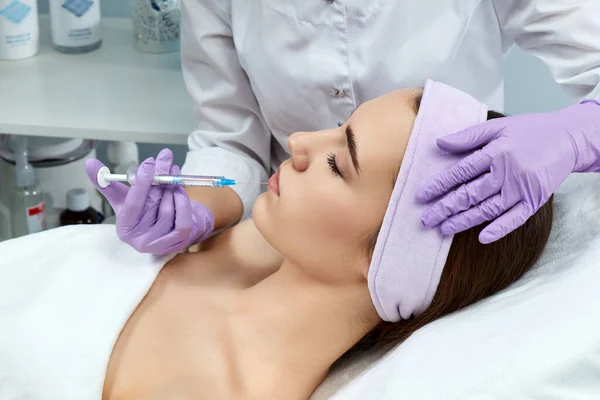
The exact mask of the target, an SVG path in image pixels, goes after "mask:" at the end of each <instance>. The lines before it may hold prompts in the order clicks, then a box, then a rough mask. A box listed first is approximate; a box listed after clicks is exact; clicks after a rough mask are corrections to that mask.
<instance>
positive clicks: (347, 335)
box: [231, 261, 379, 399]
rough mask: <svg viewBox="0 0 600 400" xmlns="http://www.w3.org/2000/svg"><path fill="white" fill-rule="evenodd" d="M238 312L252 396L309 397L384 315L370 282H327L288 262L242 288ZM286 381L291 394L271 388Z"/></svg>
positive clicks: (243, 371)
mask: <svg viewBox="0 0 600 400" xmlns="http://www.w3.org/2000/svg"><path fill="white" fill-rule="evenodd" d="M238 300H239V302H236V304H237V305H238V307H236V311H235V312H234V314H233V317H232V321H231V326H232V332H231V333H232V346H233V354H236V356H235V357H234V358H235V360H234V365H236V366H237V368H238V371H237V372H238V373H239V376H240V385H241V386H242V390H243V391H244V392H250V393H252V397H256V398H261V399H267V398H285V399H294V398H304V399H306V398H308V397H309V395H310V394H311V392H312V391H313V390H314V388H315V387H316V386H317V385H318V384H319V383H320V382H321V381H322V380H323V378H324V377H325V375H326V374H327V372H328V370H329V368H330V366H331V365H332V364H333V363H334V362H335V361H336V360H337V359H338V358H339V357H340V356H342V355H343V354H344V353H345V352H346V351H347V350H349V349H350V348H351V347H352V346H353V345H354V344H355V343H357V342H358V341H359V340H360V339H361V338H362V337H363V336H364V335H366V334H367V333H368V332H369V331H370V330H371V329H372V328H374V327H375V325H376V324H377V323H378V321H379V319H378V317H377V313H376V311H375V309H374V307H373V305H372V303H371V300H370V296H369V292H368V288H367V285H366V283H365V282H352V283H346V284H343V285H342V284H338V285H334V284H325V283H322V282H318V281H316V280H315V279H313V278H311V277H310V276H308V275H307V274H304V273H303V271H302V269H301V268H297V267H296V266H294V265H292V264H291V263H289V262H288V261H285V262H284V263H283V265H282V266H281V268H280V269H279V270H278V271H277V272H276V273H274V274H272V275H271V276H269V277H268V278H267V279H265V280H263V281H262V282H260V283H259V284H257V285H255V286H253V287H251V288H249V289H247V290H245V291H243V292H242V293H241V295H240V297H239V299H238ZM280 380H286V381H287V382H288V384H286V385H283V387H286V388H288V389H289V393H281V392H280V391H278V393H269V388H271V387H273V386H275V385H273V382H278V384H277V385H276V386H277V387H278V388H281V387H282V385H281V381H280Z"/></svg>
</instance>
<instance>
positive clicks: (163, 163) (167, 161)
mask: <svg viewBox="0 0 600 400" xmlns="http://www.w3.org/2000/svg"><path fill="white" fill-rule="evenodd" d="M172 164H173V153H172V152H171V150H169V149H162V150H161V151H160V152H159V153H158V155H157V156H156V163H155V166H154V175H168V174H169V172H170V171H171V165H172ZM164 189H165V186H164V185H154V186H152V188H150V192H149V193H148V202H147V204H148V205H151V204H158V203H159V202H160V201H161V198H162V195H163V191H164Z"/></svg>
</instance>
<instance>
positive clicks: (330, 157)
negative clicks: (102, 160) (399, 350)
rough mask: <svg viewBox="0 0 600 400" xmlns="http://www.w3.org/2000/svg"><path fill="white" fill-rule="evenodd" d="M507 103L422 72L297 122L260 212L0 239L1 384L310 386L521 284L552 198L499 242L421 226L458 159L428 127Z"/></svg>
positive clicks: (296, 394)
mask: <svg viewBox="0 0 600 400" xmlns="http://www.w3.org/2000/svg"><path fill="white" fill-rule="evenodd" d="M495 117H500V116H499V115H497V114H495V113H493V112H488V111H487V109H486V107H485V106H483V105H481V104H480V103H478V102H476V101H475V100H474V99H472V98H471V97H470V96H468V95H466V94H464V93H462V92H459V91H457V90H455V89H453V88H450V87H448V86H445V85H442V84H439V83H435V82H431V81H429V82H428V83H427V85H426V87H425V89H424V91H423V90H420V89H409V90H399V91H395V92H391V93H388V94H386V95H384V96H381V97H379V98H376V99H374V100H371V101H368V102H366V103H364V104H362V105H361V106H360V107H359V108H358V109H357V110H356V111H355V112H354V113H353V115H352V117H351V118H350V119H349V120H348V121H346V123H345V124H344V125H343V126H341V127H340V128H335V129H329V130H323V131H319V132H310V133H309V132H306V133H296V134H294V135H292V136H291V137H290V142H289V145H290V146H289V147H290V150H291V154H292V158H291V159H290V160H288V161H286V162H284V163H283V164H282V165H281V168H280V170H279V172H278V173H277V174H276V177H275V179H274V181H275V182H276V183H277V185H272V186H271V187H270V189H269V191H268V192H267V193H265V194H263V195H262V196H261V197H260V198H259V199H258V200H257V202H256V204H255V206H254V209H253V218H254V219H253V220H249V221H246V222H244V223H241V224H239V225H237V226H235V227H233V228H231V229H229V230H227V231H225V232H223V233H221V234H219V235H217V236H215V237H213V238H211V239H210V240H208V241H207V242H206V243H205V244H204V247H203V249H202V251H201V252H198V253H187V254H180V255H177V256H176V257H174V258H171V259H169V258H156V257H153V256H150V255H144V254H140V253H138V252H136V251H135V250H133V249H131V248H129V247H128V246H127V245H124V244H122V243H120V242H119V240H118V239H117V238H116V235H115V234H114V228H111V227H110V226H99V227H67V228H61V229H58V230H54V231H48V232H44V233H42V234H38V235H33V236H30V237H25V238H21V239H17V240H12V241H9V242H5V243H2V244H0V251H1V254H2V260H1V261H0V263H1V264H0V326H1V327H2V328H1V329H0V381H1V384H0V399H3V400H7V399H10V400H12V399H24V398H27V399H61V400H71V399H77V400H87V399H90V400H92V399H94V400H99V399H104V400H122V399H124V400H126V399H144V400H150V399H210V400H215V399H227V400H230V399H276V400H280V399H307V398H309V397H310V395H311V393H312V392H313V390H314V389H315V388H316V387H317V386H318V385H319V383H320V382H321V381H322V380H323V379H324V378H325V376H326V375H327V373H328V370H329V369H330V367H331V366H332V364H334V363H335V362H336V361H337V360H338V359H340V358H341V357H342V356H344V355H346V354H347V353H349V352H352V351H355V350H356V349H358V348H361V349H365V348H369V347H371V346H379V345H383V344H390V343H396V342H400V341H402V340H404V339H405V338H406V337H408V336H409V335H410V334H411V333H413V332H414V331H415V330H417V329H418V328H420V327H421V326H423V325H425V324H427V323H429V322H431V321H433V320H435V319H437V318H440V317H441V316H444V315H447V314H449V313H452V312H454V311H456V310H459V309H461V308H464V307H467V306H469V305H471V304H473V303H475V302H477V301H479V300H481V299H484V298H486V297H488V296H491V295H493V294H494V293H496V292H498V291H500V290H502V289H503V288H505V287H507V286H508V285H510V284H511V283H512V282H514V281H516V280H517V279H519V277H521V276H522V275H523V273H525V272H526V271H527V270H528V269H529V268H530V267H531V266H532V265H533V263H534V262H535V261H536V259H537V258H538V256H539V255H540V253H541V251H542V250H543V248H544V246H545V244H546V241H547V238H548V235H549V233H550V230H551V224H552V206H551V199H550V201H549V202H548V203H547V204H546V205H545V206H543V207H542V208H541V209H540V210H539V211H538V212H537V214H536V215H535V216H533V217H532V218H530V219H529V220H528V221H527V222H526V223H525V224H524V225H523V226H522V227H521V228H519V229H517V230H516V231H515V232H513V233H511V234H509V235H507V236H506V237H505V238H503V239H501V240H499V241H497V242H494V243H492V244H489V245H482V244H480V243H479V241H478V233H479V231H480V229H472V230H470V231H466V232H463V233H460V234H458V235H456V236H454V237H443V236H441V235H440V234H439V231H438V230H436V229H425V228H423V227H422V224H421V223H420V216H421V215H422V211H423V210H422V208H420V207H422V206H421V205H420V204H418V203H417V202H416V200H415V191H416V188H417V187H418V184H419V183H420V182H421V181H422V179H425V178H427V177H428V176H431V175H433V173H435V172H437V171H438V170H439V169H441V168H444V167H446V166H447V165H450V164H451V163H453V162H454V159H453V158H452V157H453V156H451V155H448V154H442V153H440V152H439V151H437V150H436V145H435V139H436V138H437V137H440V136H443V135H445V134H447V133H450V132H452V131H455V130H459V129H462V128H465V127H467V126H470V125H474V124H476V123H478V122H481V121H482V120H485V119H486V118H495Z"/></svg>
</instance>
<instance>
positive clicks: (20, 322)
mask: <svg viewBox="0 0 600 400" xmlns="http://www.w3.org/2000/svg"><path fill="white" fill-rule="evenodd" d="M167 260H168V258H164V257H163V258H157V257H153V256H151V255H145V254H140V253H137V252H136V251H135V250H133V249H132V248H130V247H129V246H127V245H125V244H123V243H121V242H120V241H119V239H118V238H117V235H116V234H115V228H114V226H113V225H100V226H74V227H65V228H60V229H55V230H51V231H47V232H42V233H39V234H35V235H31V236H26V237H23V238H19V239H16V240H10V241H7V242H3V243H0V400H22V399H23V400H24V399H27V400H38V399H39V400H54V399H56V400H88V399H89V400H100V399H101V396H102V388H103V386H104V378H105V375H106V368H107V366H108V361H109V358H110V354H111V352H112V349H113V346H114V344H115V342H116V340H117V338H118V336H119V334H120V332H121V330H122V329H123V327H124V325H125V323H126V322H127V320H128V319H129V317H130V315H131V314H132V313H133V311H134V310H135V308H136V307H137V306H138V304H139V303H140V302H141V300H142V299H143V297H144V296H145V294H146V293H147V291H148V290H149V288H150V287H151V286H152V283H153V282H154V280H155V279H156V276H157V275H158V272H159V271H160V269H161V268H162V266H163V265H164V264H165V263H166V261H167Z"/></svg>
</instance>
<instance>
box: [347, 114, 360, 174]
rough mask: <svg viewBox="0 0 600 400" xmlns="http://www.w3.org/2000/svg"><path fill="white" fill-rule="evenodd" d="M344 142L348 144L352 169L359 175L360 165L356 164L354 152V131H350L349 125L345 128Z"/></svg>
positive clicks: (356, 158)
mask: <svg viewBox="0 0 600 400" xmlns="http://www.w3.org/2000/svg"><path fill="white" fill-rule="evenodd" d="M346 141H347V143H348V151H349V152H350V158H351V159H352V164H353V165H354V169H355V170H356V172H357V173H359V174H360V165H359V164H358V156H357V151H356V140H355V137H354V131H352V127H351V126H350V125H348V126H346Z"/></svg>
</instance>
